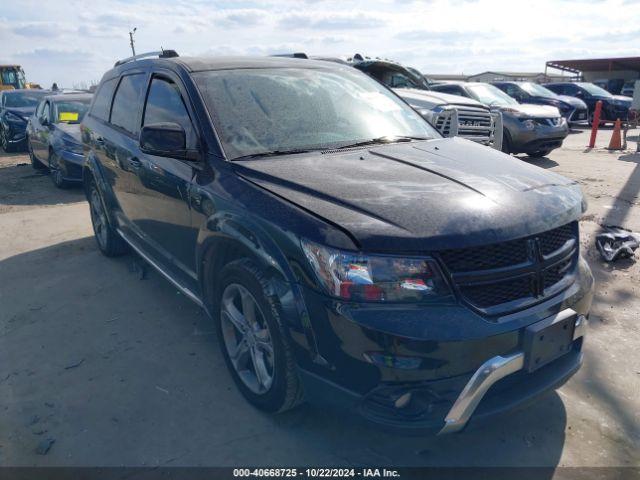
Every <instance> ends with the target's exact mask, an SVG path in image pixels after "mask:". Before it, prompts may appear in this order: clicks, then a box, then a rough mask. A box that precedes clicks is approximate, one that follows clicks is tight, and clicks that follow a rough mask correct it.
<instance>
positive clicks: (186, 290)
mask: <svg viewBox="0 0 640 480" xmlns="http://www.w3.org/2000/svg"><path fill="white" fill-rule="evenodd" d="M118 234H119V235H120V236H121V237H122V239H123V240H124V241H125V242H127V243H128V244H129V246H130V247H131V248H133V250H135V252H136V253H137V254H138V255H140V256H141V257H142V258H144V259H145V260H146V261H147V263H149V264H150V265H151V266H152V267H153V268H155V269H156V270H157V271H158V272H160V274H161V275H162V276H163V277H164V278H166V279H167V280H169V281H170V282H171V283H172V284H173V285H174V286H175V287H176V288H177V289H178V290H180V292H182V293H183V294H184V295H185V296H186V297H187V298H188V299H189V300H191V301H192V302H194V303H195V304H196V305H198V306H199V307H204V304H203V303H202V300H200V297H198V295H196V294H195V293H194V292H193V291H191V290H190V289H189V288H187V287H185V286H184V285H182V284H181V283H180V282H178V281H177V280H175V279H174V278H173V277H172V276H171V275H170V274H169V273H168V272H166V271H165V270H164V269H163V268H162V267H161V266H160V265H158V264H157V263H156V262H155V261H154V260H153V259H152V258H151V257H149V256H148V255H147V254H146V253H144V252H143V251H142V249H141V248H140V247H138V246H137V245H136V244H135V242H133V241H132V240H131V239H130V238H129V236H128V235H127V234H126V233H124V232H123V231H122V230H120V229H118Z"/></svg>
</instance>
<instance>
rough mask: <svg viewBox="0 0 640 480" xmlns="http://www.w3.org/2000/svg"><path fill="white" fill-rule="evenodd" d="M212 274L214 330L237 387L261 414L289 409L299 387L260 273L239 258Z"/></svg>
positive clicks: (297, 399) (276, 312) (298, 400)
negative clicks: (213, 282)
mask: <svg viewBox="0 0 640 480" xmlns="http://www.w3.org/2000/svg"><path fill="white" fill-rule="evenodd" d="M214 275H216V277H217V280H219V281H217V282H216V283H217V284H218V285H219V286H220V287H219V288H218V289H217V294H215V296H216V298H215V302H214V303H213V304H214V305H216V308H217V311H216V313H217V315H216V317H217V318H216V319H215V320H216V329H217V332H218V338H219V341H220V348H221V350H222V355H223V356H224V359H225V362H226V364H227V367H228V368H229V371H230V372H231V376H232V377H233V380H234V382H235V383H236V385H237V387H238V389H239V390H240V392H241V393H242V395H243V396H244V397H245V399H246V400H247V401H249V403H251V404H252V405H254V406H255V407H257V408H259V409H260V410H263V411H265V412H270V413H275V412H284V411H286V410H290V409H292V408H294V407H295V406H296V405H298V404H299V403H301V402H302V400H303V391H302V385H301V383H300V379H299V377H298V373H297V367H296V364H295V361H294V359H293V353H292V351H291V347H290V345H289V341H288V337H287V335H286V332H285V330H284V328H283V326H282V322H281V321H280V315H279V309H278V306H277V300H276V299H274V298H273V297H271V296H269V295H268V294H267V293H266V292H267V289H266V279H265V277H264V274H263V273H262V272H261V270H259V269H258V268H257V267H256V266H255V265H254V263H253V262H251V261H250V260H248V259H241V260H236V261H233V262H231V263H229V264H227V266H225V267H224V268H223V269H222V271H221V272H220V273H219V274H217V272H215V273H214ZM252 305H253V306H252Z"/></svg>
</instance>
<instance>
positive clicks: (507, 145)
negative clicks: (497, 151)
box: [502, 128, 511, 155]
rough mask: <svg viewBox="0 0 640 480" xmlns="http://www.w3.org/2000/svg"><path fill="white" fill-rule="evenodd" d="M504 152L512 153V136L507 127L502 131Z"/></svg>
mask: <svg viewBox="0 0 640 480" xmlns="http://www.w3.org/2000/svg"><path fill="white" fill-rule="evenodd" d="M502 152H503V153H506V154H507V155H509V154H510V153H511V136H510V135H509V131H508V130H507V129H506V128H505V129H504V131H503V132H502Z"/></svg>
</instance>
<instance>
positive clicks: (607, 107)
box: [545, 82, 632, 125]
mask: <svg viewBox="0 0 640 480" xmlns="http://www.w3.org/2000/svg"><path fill="white" fill-rule="evenodd" d="M545 87H547V88H548V89H549V90H551V91H553V92H555V93H557V94H559V95H568V96H570V97H576V98H579V99H580V100H582V101H583V102H584V103H586V104H587V107H589V124H590V125H591V124H593V113H594V111H595V108H596V102H597V101H598V100H601V101H602V114H601V116H600V123H606V122H615V121H616V120H617V119H618V118H619V119H620V120H627V118H628V117H629V108H630V107H631V103H632V99H631V98H630V97H625V96H623V95H612V94H610V93H609V92H607V91H606V90H605V89H604V88H600V87H598V86H597V85H594V84H593V83H589V82H575V83H573V82H560V83H548V84H546V85H545Z"/></svg>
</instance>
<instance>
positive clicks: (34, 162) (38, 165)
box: [27, 137, 45, 170]
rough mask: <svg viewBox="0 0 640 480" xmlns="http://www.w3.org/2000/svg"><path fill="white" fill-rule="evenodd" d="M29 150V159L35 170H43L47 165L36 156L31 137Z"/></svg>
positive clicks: (28, 142)
mask: <svg viewBox="0 0 640 480" xmlns="http://www.w3.org/2000/svg"><path fill="white" fill-rule="evenodd" d="M27 151H28V152H29V160H31V167H32V168H33V169H34V170H43V169H44V168H45V166H44V165H43V164H42V162H40V160H38V159H37V158H36V154H35V153H33V146H32V145H31V141H30V140H29V137H27Z"/></svg>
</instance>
